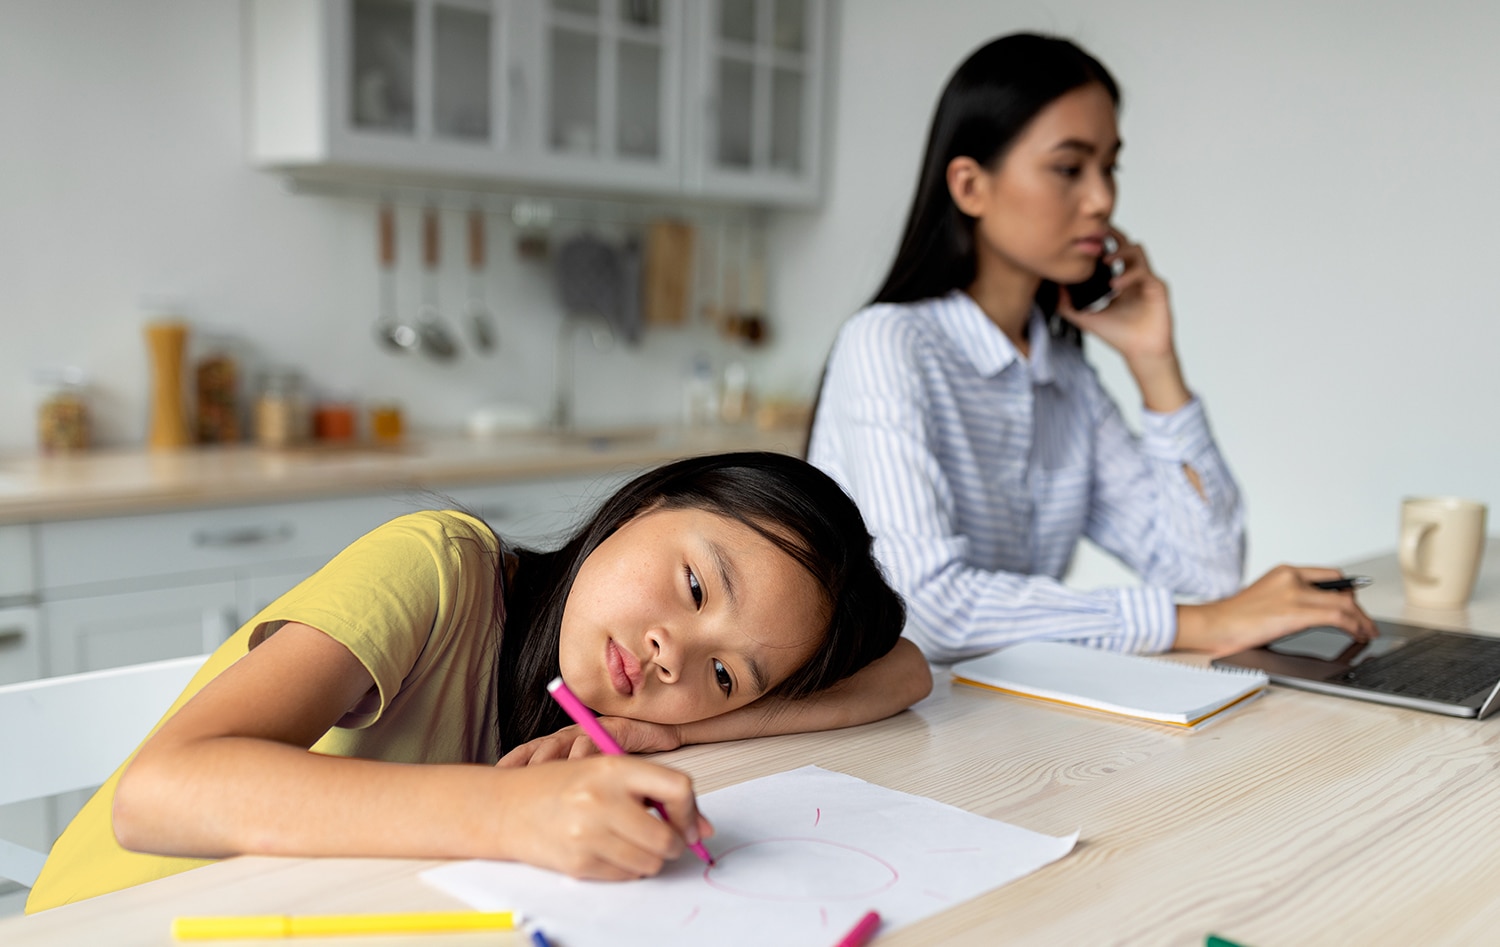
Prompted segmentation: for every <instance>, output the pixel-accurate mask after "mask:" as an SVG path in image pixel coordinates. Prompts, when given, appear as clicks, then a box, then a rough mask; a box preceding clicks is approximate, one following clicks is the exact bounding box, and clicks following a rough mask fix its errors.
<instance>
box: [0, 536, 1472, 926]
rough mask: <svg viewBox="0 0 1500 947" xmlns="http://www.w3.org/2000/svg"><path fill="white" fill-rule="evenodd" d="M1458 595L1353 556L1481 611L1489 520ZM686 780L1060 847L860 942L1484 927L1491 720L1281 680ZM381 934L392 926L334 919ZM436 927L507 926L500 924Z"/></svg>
mask: <svg viewBox="0 0 1500 947" xmlns="http://www.w3.org/2000/svg"><path fill="white" fill-rule="evenodd" d="M1487 561H1488V563H1489V566H1490V567H1489V569H1488V570H1487V573H1486V574H1485V575H1484V576H1483V577H1482V578H1481V582H1480V586H1479V588H1478V590H1477V591H1476V596H1475V602H1474V604H1473V605H1472V606H1471V608H1470V609H1469V610H1468V612H1467V613H1456V614H1455V613H1450V614H1440V613H1434V612H1416V611H1408V610H1406V609H1404V608H1403V606H1402V604H1401V591H1400V582H1399V578H1398V577H1397V575H1396V572H1395V564H1394V561H1393V560H1392V558H1391V557H1382V558H1379V559H1374V560H1370V561H1366V562H1359V563H1351V564H1350V566H1349V571H1350V572H1361V573H1365V574H1369V575H1371V576H1373V577H1374V578H1375V579H1376V584H1375V585H1374V586H1372V587H1371V588H1370V589H1367V590H1366V591H1365V592H1364V593H1362V596H1363V600H1364V601H1365V602H1366V603H1367V607H1368V608H1369V609H1370V610H1371V611H1372V613H1374V614H1377V615H1387V616H1390V617H1395V618H1402V617H1405V618H1407V619H1423V620H1428V621H1432V622H1434V623H1437V622H1441V623H1442V624H1445V625H1449V626H1452V627H1469V626H1472V627H1476V628H1483V629H1489V630H1497V631H1500V540H1492V541H1491V543H1490V547H1489V550H1488V559H1487ZM661 759H663V760H664V761H668V762H671V763H672V764H673V765H675V766H679V767H681V768H683V769H685V770H686V771H688V772H690V773H691V774H692V775H693V776H694V778H695V780H696V782H697V785H698V787H699V789H700V791H710V790H714V789H718V788H720V787H723V786H727V785H731V784H733V783H737V782H740V781H742V780H746V779H752V778H755V777H759V776H765V775H769V774H771V773H776V772H780V771H783V770H787V769H791V768H794V767H797V766H802V765H805V764H808V763H816V764H817V765H819V766H823V767H825V768H827V769H832V770H838V771H841V772H846V773H850V774H853V775H855V776H858V777H860V778H862V779H867V780H870V781H872V782H876V783H879V784H881V785H884V786H889V787H891V788H893V789H898V790H902V791H905V792H911V793H918V794H921V795H924V796H930V797H932V798H934V799H938V800H941V801H943V802H947V803H951V804H953V805H956V806H960V807H963V808H965V809H968V810H970V811H973V812H978V813H981V814H984V815H987V816H992V817H994V818H997V819H1002V820H1005V821H1007V822H1011V823H1014V824H1016V825H1020V826H1024V827H1026V828H1030V829H1035V830H1037V831H1040V832H1046V833H1049V834H1053V835H1062V834H1066V833H1069V832H1072V831H1073V830H1075V829H1079V830H1081V831H1082V838H1081V841H1080V842H1079V845H1078V848H1077V849H1076V850H1075V851H1074V852H1073V854H1071V855H1069V856H1068V857H1066V858H1064V859H1063V860H1062V861H1060V862H1057V863H1055V864H1053V865H1051V866H1049V867H1047V868H1044V869H1042V870H1041V871H1039V872H1037V873H1035V874H1033V875H1030V876H1028V877H1026V878H1024V879H1022V880H1020V881H1017V882H1015V883H1013V884H1010V885H1007V886H1005V887H1002V888H999V889H996V890H994V891H991V892H989V893H988V894H986V895H984V896H982V897H979V898H976V899H974V900H972V901H968V902H966V903H964V904H962V905H960V906H958V907H955V908H953V909H951V910H949V911H947V912H945V913H942V914H939V915H936V916H935V917H934V918H932V919H930V920H928V921H926V922H923V923H920V924H915V925H911V926H908V927H906V928H904V929H901V930H898V931H895V932H892V933H889V934H886V935H883V936H881V937H880V938H878V943H879V944H882V945H891V947H896V945H913V947H914V945H922V944H937V943H954V944H996V943H1007V944H1011V943H1014V944H1046V945H1054V944H1089V945H1100V944H1153V945H1156V944H1164V945H1174V944H1175V945H1189V944H1191V945H1201V944H1202V943H1203V942H1204V936H1205V935H1206V934H1208V933H1209V932H1213V933H1217V934H1220V935H1223V936H1225V937H1228V938H1230V939H1232V940H1234V941H1237V942H1240V943H1244V944H1250V945H1257V947H1270V945H1278V947H1279V945H1292V944H1402V945H1405V944H1418V943H1420V944H1439V943H1449V944H1468V943H1490V942H1494V941H1495V939H1496V937H1497V936H1500V935H1497V934H1496V931H1500V897H1496V896H1495V894H1494V890H1495V889H1494V883H1495V871H1496V869H1497V868H1500V772H1497V770H1500V725H1497V723H1496V722H1495V720H1493V719H1492V720H1490V721H1481V722H1476V721H1473V720H1462V719H1455V718H1450V717H1443V716H1439V715H1436V714H1427V713H1421V712H1418V711H1411V710H1403V709H1399V708H1394V707H1386V706H1381V705H1378V704H1370V703H1363V702H1359V701H1354V700H1344V699H1339V698H1334V697H1325V696H1319V695H1315V694H1307V693H1302V692H1298V691H1294V690H1287V689H1284V688H1273V689H1272V691H1271V693H1270V694H1268V695H1267V696H1266V697H1264V698H1263V699H1261V700H1258V701H1255V702H1254V703H1252V704H1250V705H1248V706H1247V707H1245V708H1244V709H1243V710H1241V711H1238V712H1236V713H1234V714H1233V715H1231V716H1230V717H1228V718H1226V719H1224V720H1222V721H1220V722H1218V723H1215V724H1212V725H1210V726H1209V727H1206V728H1205V729H1203V730H1201V731H1198V732H1194V733H1179V732H1175V731H1168V730H1166V729H1164V728H1157V727H1155V726H1152V725H1149V724H1144V723H1140V724H1137V723H1132V722H1127V721H1122V720H1117V719H1114V718H1108V717H1102V716H1097V715H1093V714H1089V713H1087V712H1084V711H1072V710H1068V709H1066V708H1060V707H1056V706H1050V705H1045V704H1040V703H1034V702H1030V701H1026V700H1023V699H1017V698H1007V697H1003V696H1000V695H995V694H991V693H987V692H984V691H980V690H978V689H970V688H967V687H962V686H959V687H953V686H951V685H950V684H949V682H948V677H947V672H946V670H944V669H941V668H939V669H938V671H937V682H936V687H935V688H934V692H933V695H932V696H931V697H930V698H929V699H927V700H926V701H924V702H923V703H921V704H920V705H918V706H917V707H916V708H914V709H913V710H912V711H910V712H908V713H904V714H900V715H898V716H897V717H894V718H892V719H890V720H886V721H882V722H880V723H875V724H871V725H868V726H865V727H859V728H854V729H849V730H843V731H835V732H831V733H818V734H801V735H796V736H788V737H775V738H769V739H763V740H754V741H748V742H744V743H740V744H732V745H718V746H701V747H690V748H687V749H684V750H679V751H676V752H674V753H671V754H666V755H664V756H662V757H661ZM434 864H438V863H437V862H431V861H408V860H373V859H274V858H236V859H231V860H228V861H225V862H221V863H218V864H215V865H212V866H209V867H207V868H203V869H199V870H197V871H191V872H187V873H185V874H182V875H177V876H175V877H172V878H168V879H164V880H162V881H158V882H153V883H150V884H146V885H141V886H139V887H136V888H132V889H129V890H126V891H121V892H117V893H115V894H111V895H106V896H103V897H100V898H95V899H93V900H91V901H87V902H84V903H80V904H75V905H69V906H67V907H63V908H59V909H56V910H54V911H49V912H45V913H43V914H39V915H35V916H33V917H29V918H15V919H11V920H8V921H5V922H0V944H5V945H6V947H23V945H32V944H48V945H52V944H74V943H77V944H111V945H118V947H126V945H136V944H141V945H145V944H169V943H171V942H172V941H171V939H170V937H169V935H168V927H169V923H170V920H171V918H172V917H174V916H176V915H179V914H216V913H226V914H228V913H315V912H352V911H375V910H379V911H398V910H441V909H453V908H455V907H460V905H458V904H456V903H455V902H454V901H453V900H452V899H450V898H448V897H447V896H445V895H443V894H441V893H439V892H438V891H436V890H434V889H431V888H428V887H427V886H425V885H424V884H423V883H422V882H421V881H419V880H418V879H417V877H416V875H417V872H419V871H420V870H422V869H424V868H426V867H429V866H431V865H434ZM338 942H339V943H341V944H346V945H350V947H354V945H358V944H371V945H375V944H379V945H388V947H397V945H403V944H408V943H411V944H414V943H419V942H420V941H419V940H416V939H412V940H408V939H405V938H391V937H383V938H378V939H376V938H372V939H352V938H349V939H346V938H341V939H340V940H339V941H338ZM442 943H444V944H452V945H454V947H459V945H464V944H495V945H517V947H519V945H520V944H522V943H523V938H522V937H521V936H519V935H517V934H487V935H454V936H448V937H445V938H444V939H443V941H442Z"/></svg>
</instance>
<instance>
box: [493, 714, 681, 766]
mask: <svg viewBox="0 0 1500 947" xmlns="http://www.w3.org/2000/svg"><path fill="white" fill-rule="evenodd" d="M599 723H600V724H601V725H602V726H603V727H604V729H605V730H607V731H609V735H610V736H612V737H614V738H615V742H616V743H618V744H620V749H622V750H624V751H625V752H626V753H660V752H664V751H666V750H675V749H677V748H678V747H680V746H682V731H681V728H679V727H674V726H668V725H666V724H662V723H648V722H646V721H644V720H632V719H631V718H629V717H600V718H599ZM598 752H599V747H597V746H595V745H594V741H593V740H590V739H589V737H588V734H586V733H584V732H583V730H582V729H580V728H579V727H578V726H576V725H574V726H568V727H563V728H562V729H561V730H558V731H557V732H556V733H550V734H548V735H547V736H544V737H537V738H536V739H535V740H532V741H530V742H529V743H523V744H521V745H520V746H518V747H516V748H515V749H513V750H511V751H510V752H509V753H507V754H505V755H504V756H502V757H500V762H498V763H496V764H495V765H496V766H506V767H512V766H516V767H519V766H533V765H535V764H537V763H547V762H550V761H552V760H576V759H581V758H583V757H585V756H594V755H597V754H598Z"/></svg>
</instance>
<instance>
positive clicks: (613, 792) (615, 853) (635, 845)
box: [496, 756, 714, 881]
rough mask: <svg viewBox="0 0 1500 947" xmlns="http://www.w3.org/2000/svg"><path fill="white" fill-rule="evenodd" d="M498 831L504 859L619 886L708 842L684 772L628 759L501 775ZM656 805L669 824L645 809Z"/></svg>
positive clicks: (588, 761) (707, 832) (707, 827)
mask: <svg viewBox="0 0 1500 947" xmlns="http://www.w3.org/2000/svg"><path fill="white" fill-rule="evenodd" d="M505 778H506V780H507V781H508V782H509V786H508V787H507V790H506V792H505V796H504V798H503V800H497V803H496V805H497V806H498V807H499V811H500V812H503V817H502V819H503V822H502V825H501V827H500V831H501V832H502V833H503V834H504V835H505V836H507V838H508V842H507V844H506V849H507V854H508V855H509V856H510V857H513V858H516V859H517V860H519V861H524V862H527V863H529V864H532V865H539V866H541V867H543V868H551V869H553V870H556V871H561V872H563V873H565V874H568V875H571V876H573V877H574V878H593V879H599V880H605V881H621V880H625V879H631V878H645V877H648V876H650V875H654V874H656V873H657V872H659V871H661V869H662V866H663V865H664V864H665V863H666V862H667V861H669V860H671V859H674V858H677V857H678V856H680V855H681V854H682V853H683V851H684V849H685V848H686V846H687V845H688V844H691V843H693V842H697V841H700V840H702V839H705V838H709V837H711V836H712V835H713V831H714V830H713V826H712V825H711V824H709V822H708V820H707V819H705V818H703V817H702V816H701V815H699V814H698V804H697V800H696V799H695V798H694V796H693V781H692V779H690V778H689V777H688V776H687V774H686V773H681V772H678V771H677V770H675V769H668V768H667V767H665V766H658V765H656V764H655V763H647V762H646V761H645V760H638V759H632V758H631V757H628V756H603V757H595V758H591V759H586V760H573V761H569V762H558V763H551V764H548V765H545V766H531V767H527V768H526V769H522V770H514V771H512V772H509V773H506V774H505ZM648 800H655V801H656V802H658V803H660V804H661V805H662V807H663V808H664V809H665V810H666V813H667V818H668V820H669V821H670V823H671V824H670V825H668V824H666V823H664V822H662V820H661V819H659V818H657V816H656V815H655V813H654V812H653V811H652V810H651V809H650V808H648V806H649V802H648Z"/></svg>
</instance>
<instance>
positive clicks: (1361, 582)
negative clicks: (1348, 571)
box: [1312, 575, 1375, 592]
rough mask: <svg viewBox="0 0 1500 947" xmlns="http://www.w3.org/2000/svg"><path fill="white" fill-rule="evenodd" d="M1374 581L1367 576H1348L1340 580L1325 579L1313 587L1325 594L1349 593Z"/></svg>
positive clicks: (1315, 583)
mask: <svg viewBox="0 0 1500 947" xmlns="http://www.w3.org/2000/svg"><path fill="white" fill-rule="evenodd" d="M1374 581H1375V580H1374V579H1372V578H1370V577H1369V576H1367V575H1346V576H1344V577H1343V578H1339V579H1324V580H1323V581H1321V582H1314V583H1313V584H1312V585H1313V588H1315V589H1322V590H1324V591H1325V592H1347V591H1349V590H1350V589H1362V588H1364V587H1365V586H1367V585H1369V584H1370V583H1371V582H1374Z"/></svg>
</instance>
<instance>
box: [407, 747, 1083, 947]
mask: <svg viewBox="0 0 1500 947" xmlns="http://www.w3.org/2000/svg"><path fill="white" fill-rule="evenodd" d="M698 804H699V807H700V808H701V809H702V811H703V813H704V814H705V815H706V816H708V818H709V819H710V820H712V821H713V823H714V827H715V829H716V830H717V834H716V835H715V836H714V837H713V838H712V839H710V840H708V842H707V844H708V847H709V850H710V851H711V852H712V853H713V854H714V857H715V860H716V861H717V864H716V866H715V867H713V868H709V867H708V866H706V865H704V864H703V863H702V862H701V861H699V860H698V859H696V858H694V857H693V856H692V854H691V853H689V854H686V855H684V856H683V857H682V858H679V859H678V860H677V861H676V862H674V863H673V864H671V865H669V866H668V867H667V868H666V869H665V870H664V871H663V872H662V873H661V874H660V875H658V876H656V877H655V878H647V879H645V880H642V881H628V882H600V881H576V880H574V879H571V878H568V877H565V876H563V875H559V874H556V873H554V872H550V871H546V870H544V869H540V868H532V867H530V866H527V865H518V864H514V863H508V862H493V861H467V862H455V863H453V864H451V865H444V866H442V867H440V868H434V869H430V870H428V871H425V872H423V873H422V878H423V879H424V880H425V881H427V882H429V883H430V884H432V885H434V886H436V887H438V888H440V889H442V890H443V891H446V892H448V893H449V894H451V895H453V896H455V897H457V898H459V899H460V900H463V901H465V902H467V903H468V904H470V905H472V906H473V907H475V908H476V909H479V910H486V911H504V910H515V911H520V912H522V913H523V914H525V915H526V916H527V918H529V919H532V920H534V921H536V923H537V924H538V925H539V926H540V927H541V929H542V930H543V931H544V932H545V933H546V934H547V936H548V937H549V938H552V939H554V940H556V941H557V942H558V944H559V945H565V947H591V945H614V947H629V945H635V944H640V945H650V947H662V945H670V944H684V945H694V947H699V945H704V944H713V945H715V947H731V945H736V944H745V945H757V947H763V945H766V944H778V945H780V944H786V945H797V944H807V945H812V947H830V945H832V944H834V943H836V942H837V941H838V940H839V938H841V937H842V936H843V935H844V934H845V933H846V932H847V931H848V930H849V928H851V927H853V926H854V924H855V923H856V922H857V921H858V920H859V919H860V917H862V916H863V915H864V913H865V912H866V911H869V910H877V911H879V912H880V915H881V919H882V922H883V923H882V925H881V928H880V929H881V931H885V932H888V931H891V930H894V929H896V928H898V927H901V926H903V925H906V924H910V923H912V922H914V921H918V920H921V919H922V918H924V917H927V916H928V915H930V914H935V913H937V912H938V911H941V910H943V909H945V908H948V907H951V906H953V905H955V904H958V903H959V902H961V901H965V900H968V899H969V898H972V897H974V896H976V895H978V894H981V893H983V892H984V891H987V890H989V889H990V888H995V887H999V886H1000V885H1003V884H1005V883H1006V882H1009V881H1014V880H1015V879H1017V878H1020V877H1023V876H1025V875H1028V874H1030V873H1031V872H1033V871H1036V870H1037V869H1038V868H1041V867H1042V866H1044V865H1047V864H1049V863H1051V862H1053V861H1056V860H1057V859H1059V858H1061V857H1063V856H1064V855H1066V854H1068V852H1070V851H1072V849H1073V845H1074V843H1075V842H1077V840H1078V833H1076V832H1075V833H1073V834H1072V835H1070V836H1067V837H1065V838H1054V837H1053V836H1050V835H1041V834H1038V833H1036V832H1031V831H1028V830H1026V829H1022V828H1017V827H1016V826H1013V825H1007V824H1006V823H1004V822H997V821H995V820H994V819H986V818H984V817H983V816H977V815H974V814H973V813H970V812H965V811H964V810H962V809H956V808H954V807H953V806H948V805H944V804H942V803H940V802H935V801H933V800H931V799H927V798H925V797H922V796H913V795H910V794H907V793H902V792H896V791H894V790H891V789H886V788H884V787H882V786H876V785H873V784H871V783H867V782H865V781H864V780H861V779H856V778H854V777H853V776H847V775H845V774H843V773H833V772H829V771H828V770H824V769H820V768H818V767H816V766H805V767H803V768H802V769H797V770H792V771H790V772H786V773H778V774H776V775H774V776H767V777H764V778H762V779H754V780H751V781H750V782H746V783H740V784H739V785H737V786H730V787H728V788H727V789H721V790H719V791H718V792H712V793H708V794H707V795H705V796H702V797H700V799H699V801H698Z"/></svg>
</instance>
